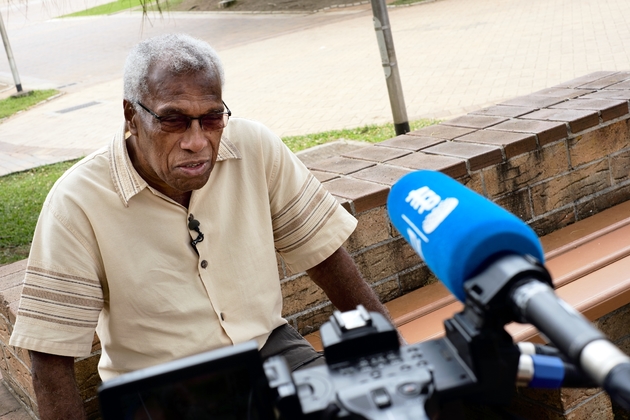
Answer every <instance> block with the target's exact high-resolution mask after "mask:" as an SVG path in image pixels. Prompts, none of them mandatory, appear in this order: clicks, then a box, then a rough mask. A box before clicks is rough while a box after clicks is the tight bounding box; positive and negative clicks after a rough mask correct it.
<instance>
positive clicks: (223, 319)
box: [220, 312, 225, 321]
mask: <svg viewBox="0 0 630 420" xmlns="http://www.w3.org/2000/svg"><path fill="white" fill-rule="evenodd" d="M220 315H221V321H225V315H224V314H223V312H221V314H220Z"/></svg>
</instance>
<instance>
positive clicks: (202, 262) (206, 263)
mask: <svg viewBox="0 0 630 420" xmlns="http://www.w3.org/2000/svg"><path fill="white" fill-rule="evenodd" d="M206 267H208V261H206V260H203V261H201V268H206Z"/></svg>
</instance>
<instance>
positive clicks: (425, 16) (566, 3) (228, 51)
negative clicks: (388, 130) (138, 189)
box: [0, 0, 630, 175]
mask: <svg viewBox="0 0 630 420" xmlns="http://www.w3.org/2000/svg"><path fill="white" fill-rule="evenodd" d="M5 1H6V0H5ZM29 1H30V0H29ZM66 1H68V2H72V1H74V2H78V3H81V2H86V1H94V0H66ZM18 4H19V3H18ZM63 4H65V3H63ZM50 7H52V6H49V9H48V10H49V11H50ZM74 7H76V4H75V6H74ZM5 8H6V6H5ZM33 8H35V7H34V6H33ZM389 13H390V20H391V23H392V28H393V33H394V41H395V45H396V51H397V56H398V59H399V63H400V73H401V78H402V84H403V90H404V94H405V100H406V103H407V109H408V115H409V118H410V119H412V120H413V119H418V118H425V117H428V118H448V117H451V116H455V115H460V114H463V113H466V112H468V111H471V110H474V109H478V108H480V107H483V106H485V105H489V104H494V103H496V102H498V101H501V100H505V99H508V98H511V97H514V96H518V95H523V94H527V93H531V92H534V91H536V90H539V89H543V88H545V87H548V86H551V85H555V84H558V83H560V82H562V81H564V80H568V79H572V78H575V77H578V76H581V75H583V74H586V73H590V72H593V71H597V70H628V69H630V26H628V25H627V22H628V21H629V19H630V2H628V1H627V0H582V1H579V2H575V1H571V0H530V1H527V2H522V1H519V0H438V1H433V2H428V3H424V4H418V5H415V6H411V7H399V8H394V9H390V11H389ZM3 14H6V12H4V13H3ZM29 14H30V10H29ZM16 16H18V17H19V16H22V15H19V14H17V13H14V14H13V15H10V19H9V22H8V25H7V26H8V31H9V36H10V38H11V42H12V46H13V50H14V53H15V55H16V60H17V63H18V69H19V70H20V75H21V78H22V81H23V85H24V86H25V87H26V88H28V89H35V88H42V87H59V86H65V87H62V88H61V90H62V91H63V92H65V94H64V95H62V96H61V97H59V98H57V99H55V100H52V101H49V102H48V103H46V104H43V105H40V106H38V107H35V108H33V109H31V110H29V111H28V112H25V113H22V114H20V115H16V116H14V117H11V118H9V119H7V120H5V121H4V122H2V123H1V124H0V175H1V174H6V173H10V172H13V171H18V170H23V169H26V168H29V167H32V166H34V165H38V164H44V163H49V162H53V161H59V160H65V159H68V158H71V157H75V156H80V155H83V154H85V153H87V152H89V151H91V150H94V149H96V148H98V147H100V146H102V145H103V144H106V142H107V140H108V139H109V138H110V136H111V135H112V132H113V130H115V128H116V127H117V126H118V124H119V123H120V119H121V91H122V89H121V80H120V77H121V68H122V63H123V61H124V57H125V54H126V52H127V51H128V49H129V47H130V46H131V45H133V44H134V43H135V42H137V41H138V40H140V39H143V38H146V37H148V36H151V35H154V34H157V33H165V32H174V31H186V32H189V33H191V34H193V35H194V36H197V37H200V38H203V39H206V40H208V41H209V42H210V43H211V44H213V45H214V46H215V48H216V49H217V50H218V51H219V53H220V55H221V56H222V58H223V61H224V65H225V68H226V75H227V84H226V87H225V92H224V98H225V100H226V102H227V103H228V105H229V106H230V108H231V109H232V111H233V112H234V114H235V115H238V116H245V117H249V118H253V119H257V120H260V121H262V122H264V123H266V124H267V125H268V126H270V127H271V128H272V129H273V130H274V131H276V132H277V133H278V134H280V135H282V136H285V135H295V134H305V133H312V132H318V131H323V130H331V129H339V128H349V127H357V126H362V125H365V124H372V123H383V122H387V121H390V120H391V110H390V106H389V101H388V96H387V89H386V86H385V80H384V75H383V71H382V69H381V65H380V57H379V53H378V49H377V44H376V37H375V34H374V29H373V25H372V16H371V12H370V10H369V7H367V6H363V7H355V8H344V9H340V11H336V12H320V13H316V14H282V15H278V14H275V15H260V14H235V13H229V12H228V13H225V14H218V13H195V14H185V13H171V14H169V15H166V16H165V17H164V18H159V17H156V16H153V17H152V18H151V21H150V23H149V22H144V25H143V23H142V22H143V21H142V18H141V16H140V15H139V14H138V13H129V12H127V13H122V14H118V15H114V16H102V17H90V18H76V19H48V20H46V19H39V18H38V19H39V20H38V21H37V22H32V21H31V20H28V21H27V20H24V19H22V20H21V21H20V19H18V18H17V17H16ZM27 16H30V15H27ZM38 16H39V15H38ZM32 20H37V19H34V18H33V19H32ZM0 82H4V83H7V84H10V83H11V73H10V70H9V67H8V64H6V63H5V61H4V60H1V59H0ZM6 93H7V91H5V94H6Z"/></svg>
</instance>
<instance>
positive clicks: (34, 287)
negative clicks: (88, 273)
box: [18, 266, 103, 328]
mask: <svg viewBox="0 0 630 420" xmlns="http://www.w3.org/2000/svg"><path fill="white" fill-rule="evenodd" d="M102 308H103V293H102V289H101V284H100V282H99V281H98V280H93V279H87V278H83V277H79V276H73V275H69V274H64V273H58V272H55V271H51V270H45V269H41V268H38V267H34V266H28V267H27V269H26V276H25V279H24V289H23V290H22V302H21V303H20V308H19V309H18V316H24V317H27V318H34V319H38V320H41V321H47V322H52V323H55V324H62V325H69V326H74V327H88V328H95V327H96V323H97V321H98V316H99V313H100V311H101V309H102Z"/></svg>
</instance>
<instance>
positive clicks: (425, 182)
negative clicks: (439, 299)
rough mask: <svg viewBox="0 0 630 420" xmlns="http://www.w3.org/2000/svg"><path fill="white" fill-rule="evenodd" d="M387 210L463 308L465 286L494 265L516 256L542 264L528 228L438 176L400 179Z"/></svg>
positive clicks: (419, 173)
mask: <svg viewBox="0 0 630 420" xmlns="http://www.w3.org/2000/svg"><path fill="white" fill-rule="evenodd" d="M387 209H388V212H389V216H390V219H391V221H392V223H393V224H394V226H395V227H396V229H398V231H399V232H400V233H401V234H402V236H403V237H404V238H405V239H406V240H407V242H409V244H410V245H411V246H412V247H413V248H414V250H415V251H416V252H417V253H418V254H419V255H420V256H421V257H422V259H424V261H425V262H426V264H427V266H428V267H429V268H430V269H431V271H433V273H435V275H436V276H437V277H438V278H439V279H440V280H441V281H442V282H443V283H444V284H445V285H446V287H448V289H449V290H450V291H451V293H453V294H454V295H455V296H456V297H457V298H458V299H459V300H461V301H462V302H463V301H465V299H466V295H465V292H464V288H463V284H464V282H465V281H466V280H467V279H469V278H470V277H472V276H474V275H475V274H477V273H478V272H480V271H481V270H482V269H483V268H484V267H486V266H487V265H488V264H490V263H491V262H492V260H493V259H496V258H497V257H499V256H501V255H505V254H510V253H513V254H518V255H525V254H529V255H532V256H533V257H535V258H536V259H538V260H539V261H541V262H542V261H543V260H544V254H543V250H542V246H541V245H540V241H539V239H538V236H537V235H536V233H535V232H534V231H533V230H532V229H531V228H530V227H529V226H527V225H526V224H525V223H523V222H522V221H521V220H520V219H519V218H518V217H516V216H514V215H513V214H512V213H510V212H508V211H507V210H504V209H503V208H501V207H499V206H497V205H496V204H494V203H492V202H491V201H490V200H488V199H486V198H484V197H482V196H480V195H478V194H477V193H475V192H473V191H471V190H469V189H468V188H466V187H464V186H463V185H461V184H460V183H458V182H457V181H455V180H454V179H452V178H450V177H448V176H446V175H444V174H442V173H440V172H433V171H417V172H412V173H410V174H407V175H405V176H404V177H402V178H401V179H400V180H399V181H398V182H397V183H396V184H394V186H393V187H392V189H391V192H390V194H389V197H388V200H387Z"/></svg>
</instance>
